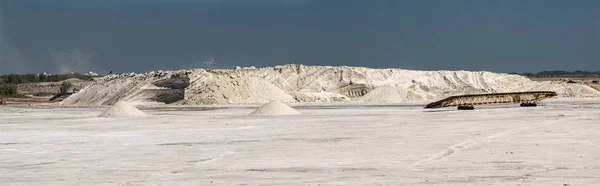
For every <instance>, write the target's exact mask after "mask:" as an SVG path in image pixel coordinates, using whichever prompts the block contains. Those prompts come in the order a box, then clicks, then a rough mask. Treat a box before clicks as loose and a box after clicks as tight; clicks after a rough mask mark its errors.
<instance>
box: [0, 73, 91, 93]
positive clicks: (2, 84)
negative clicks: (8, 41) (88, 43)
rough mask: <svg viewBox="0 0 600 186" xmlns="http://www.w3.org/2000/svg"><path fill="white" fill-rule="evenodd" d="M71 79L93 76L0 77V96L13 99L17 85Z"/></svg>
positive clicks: (17, 75)
mask: <svg viewBox="0 0 600 186" xmlns="http://www.w3.org/2000/svg"><path fill="white" fill-rule="evenodd" d="M71 78H77V79H81V80H92V79H93V78H94V76H90V75H85V74H80V73H68V74H7V75H0V96H2V97H15V96H19V95H18V93H17V85H18V84H25V83H41V82H59V81H63V80H67V79H71Z"/></svg>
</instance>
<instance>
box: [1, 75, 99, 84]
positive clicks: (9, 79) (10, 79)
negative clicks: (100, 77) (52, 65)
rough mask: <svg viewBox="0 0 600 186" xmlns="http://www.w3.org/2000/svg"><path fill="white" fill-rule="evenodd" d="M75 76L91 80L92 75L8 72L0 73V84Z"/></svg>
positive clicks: (35, 81) (52, 80)
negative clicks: (6, 73) (5, 73)
mask: <svg viewBox="0 0 600 186" xmlns="http://www.w3.org/2000/svg"><path fill="white" fill-rule="evenodd" d="M71 78H77V79H81V80H92V78H93V76H90V75H85V74H80V73H68V74H8V75H0V84H24V83H40V82H59V81H63V80H66V79H71Z"/></svg>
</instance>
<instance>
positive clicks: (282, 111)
mask: <svg viewBox="0 0 600 186" xmlns="http://www.w3.org/2000/svg"><path fill="white" fill-rule="evenodd" d="M297 114H300V112H298V111H297V110H296V109H294V108H292V107H290V106H288V105H286V104H285V103H283V102H281V101H279V100H273V101H270V102H268V103H266V104H264V105H262V106H260V107H258V108H256V110H254V111H253V112H251V113H250V114H248V115H256V116H278V115H297Z"/></svg>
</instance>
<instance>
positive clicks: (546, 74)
mask: <svg viewBox="0 0 600 186" xmlns="http://www.w3.org/2000/svg"><path fill="white" fill-rule="evenodd" d="M521 75H524V76H528V77H537V78H556V77H559V78H560V77H564V78H594V77H600V71H596V72H589V71H579V70H578V71H573V72H568V71H542V72H538V73H524V74H521Z"/></svg>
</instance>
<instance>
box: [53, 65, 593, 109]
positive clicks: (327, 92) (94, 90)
mask: <svg viewBox="0 0 600 186" xmlns="http://www.w3.org/2000/svg"><path fill="white" fill-rule="evenodd" d="M164 82H167V83H164ZM175 89H176V90H175ZM534 90H536V91H537V90H544V91H556V92H557V93H558V96H559V97H600V91H598V90H596V89H594V88H592V87H590V86H588V85H585V84H583V83H567V82H535V81H532V80H530V79H528V78H527V77H525V76H520V75H513V74H504V73H493V72H470V71H418V70H404V69H369V68H364V67H347V66H338V67H333V66H307V65H298V64H289V65H284V66H276V67H265V68H241V69H222V70H214V69H210V70H207V69H190V70H180V71H159V72H149V73H145V74H113V75H109V76H105V77H103V78H102V79H100V80H98V81H96V82H95V83H94V84H92V85H90V86H87V87H86V88H84V89H82V90H80V91H79V92H77V93H76V94H74V95H72V96H70V97H68V98H66V99H65V100H64V101H62V102H61V103H60V104H62V105H69V106H98V105H112V104H114V103H116V102H118V101H128V102H135V103H136V104H153V103H159V104H160V103H165V104H181V105H213V104H258V103H265V102H267V101H270V100H281V101H283V102H286V103H288V102H340V101H344V102H345V101H358V102H406V101H433V100H438V99H442V98H445V97H447V96H452V95H460V94H477V93H501V92H523V91H534Z"/></svg>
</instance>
